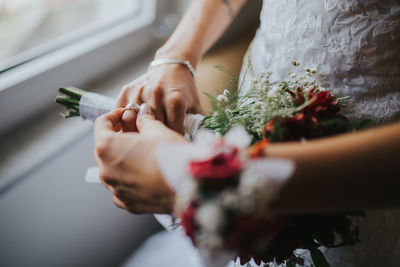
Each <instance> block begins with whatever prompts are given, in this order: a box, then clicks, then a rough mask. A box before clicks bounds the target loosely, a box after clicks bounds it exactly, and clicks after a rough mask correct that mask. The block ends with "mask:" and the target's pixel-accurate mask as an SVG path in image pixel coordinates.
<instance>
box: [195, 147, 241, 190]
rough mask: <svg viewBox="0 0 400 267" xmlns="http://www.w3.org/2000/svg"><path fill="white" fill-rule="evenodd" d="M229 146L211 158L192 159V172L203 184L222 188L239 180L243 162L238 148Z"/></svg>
mask: <svg viewBox="0 0 400 267" xmlns="http://www.w3.org/2000/svg"><path fill="white" fill-rule="evenodd" d="M223 148H227V149H225V150H226V151H221V152H219V153H218V154H216V155H215V156H213V157H212V158H210V159H206V160H199V161H192V162H190V164H189V168H190V173H191V174H192V175H193V176H194V177H195V179H196V180H197V181H198V182H200V183H201V184H202V185H205V186H206V187H207V188H209V189H220V188H222V187H224V186H225V185H227V184H230V183H232V182H237V179H238V174H239V172H240V170H241V169H242V166H243V163H242V161H241V160H240V158H239V151H238V149H237V148H231V147H223Z"/></svg>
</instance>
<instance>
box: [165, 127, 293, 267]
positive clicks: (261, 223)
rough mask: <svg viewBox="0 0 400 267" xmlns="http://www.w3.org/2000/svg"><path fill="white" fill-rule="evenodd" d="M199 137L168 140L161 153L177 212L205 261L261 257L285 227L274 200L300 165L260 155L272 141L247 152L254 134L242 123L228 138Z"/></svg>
mask: <svg viewBox="0 0 400 267" xmlns="http://www.w3.org/2000/svg"><path fill="white" fill-rule="evenodd" d="M197 138H198V140H197V142H196V144H195V145H194V146H193V145H186V146H187V147H186V149H185V148H184V145H168V146H167V147H163V148H161V149H160V150H159V153H158V155H159V161H158V162H159V165H160V169H161V171H162V173H163V174H164V176H165V177H166V179H167V180H168V182H169V184H170V185H171V187H172V188H173V189H174V190H175V191H176V193H177V201H176V207H175V216H176V217H178V218H180V223H181V225H182V227H183V230H184V232H185V233H186V235H187V236H189V237H190V239H191V240H192V242H193V244H194V245H195V246H196V247H198V248H199V249H200V251H201V253H202V254H203V255H204V256H205V257H204V258H205V260H210V261H212V262H214V263H215V262H220V261H224V260H226V261H227V260H228V259H231V258H232V257H234V256H235V255H239V256H240V257H241V258H242V259H248V258H261V256H262V255H263V252H264V251H266V250H267V248H268V246H269V245H270V242H269V241H268V240H272V239H273V238H274V236H275V235H276V233H278V232H279V230H280V229H281V227H282V224H281V223H280V222H279V223H277V221H276V220H275V219H274V217H275V216H274V215H273V214H272V213H271V212H268V209H269V204H270V202H271V200H273V199H274V198H275V197H276V195H277V194H278V193H279V192H280V189H281V187H282V186H283V185H284V184H285V182H286V181H287V180H288V178H289V177H290V176H291V174H292V172H293V170H294V164H293V163H292V162H291V161H289V160H284V159H269V158H261V157H257V156H256V155H260V154H261V153H260V151H261V149H262V147H265V145H266V144H267V143H266V142H263V143H259V144H258V145H257V146H254V150H253V151H251V153H250V155H252V157H249V156H247V154H246V153H244V152H243V151H244V150H242V148H245V147H247V146H248V145H249V142H250V140H251V139H250V137H248V136H247V134H246V132H245V130H244V129H242V128H234V129H232V130H231V131H230V132H228V133H227V135H225V137H224V138H221V137H217V136H215V135H211V134H209V133H207V132H204V133H200V134H199V135H198V137H197ZM199 139H200V140H199ZM189 146H190V147H189ZM171 154H173V155H174V157H173V159H175V160H173V159H172V157H171ZM172 161H175V162H174V163H172ZM179 167H180V168H181V171H182V173H181V174H179V173H177V172H179ZM182 167H183V168H182ZM178 177H180V178H178Z"/></svg>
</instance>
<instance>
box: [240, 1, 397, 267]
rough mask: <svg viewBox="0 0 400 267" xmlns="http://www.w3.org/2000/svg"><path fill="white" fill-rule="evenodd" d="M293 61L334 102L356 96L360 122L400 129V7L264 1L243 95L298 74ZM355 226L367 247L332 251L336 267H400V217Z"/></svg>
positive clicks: (378, 216) (370, 215)
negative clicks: (396, 124) (256, 84)
mask: <svg viewBox="0 0 400 267" xmlns="http://www.w3.org/2000/svg"><path fill="white" fill-rule="evenodd" d="M248 59H249V60H248ZM292 61H298V62H300V67H298V68H301V67H303V69H304V68H310V69H314V70H316V71H317V76H316V79H317V80H318V81H319V83H320V84H321V86H322V87H324V88H325V89H327V90H330V91H331V92H332V93H333V94H334V95H336V96H338V97H342V96H350V103H349V104H350V105H349V108H350V109H351V110H352V111H354V114H353V116H355V117H363V118H370V119H372V121H373V122H374V123H375V124H380V123H386V122H390V121H396V120H397V121H398V120H399V119H400V1H399V0H279V1H276V0H264V4H263V9H262V12H261V25H260V28H259V30H258V31H257V34H256V37H255V39H254V40H253V43H252V45H251V47H250V48H249V50H248V53H247V55H246V58H245V60H244V66H243V69H242V73H241V79H244V83H243V84H244V86H243V87H242V88H241V89H242V90H243V91H245V90H246V88H248V85H249V84H250V83H249V81H251V79H252V78H254V77H256V76H257V74H259V73H261V72H263V71H265V70H269V71H271V72H272V76H271V79H272V80H279V79H281V78H282V77H283V76H285V75H287V74H288V72H293V71H296V69H294V67H293V66H292V65H291V62H292ZM249 62H250V63H251V64H249ZM244 73H246V75H244ZM246 84H247V86H246ZM350 117H351V116H350ZM382 175H384V174H382ZM354 222H355V223H356V224H357V225H359V226H360V239H361V240H362V243H361V244H358V245H357V246H356V247H344V248H337V249H326V250H324V254H325V256H326V257H327V259H328V261H329V262H330V263H331V265H332V266H333V267H334V266H346V267H347V266H354V267H358V266H367V267H368V266H374V267H375V266H385V267H387V266H399V264H400V211H399V210H394V211H393V210H392V211H382V210H376V211H369V212H367V217H366V218H356V219H355V220H354ZM303 252H304V251H303ZM303 252H302V251H299V253H303Z"/></svg>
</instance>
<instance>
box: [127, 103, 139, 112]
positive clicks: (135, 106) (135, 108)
mask: <svg viewBox="0 0 400 267" xmlns="http://www.w3.org/2000/svg"><path fill="white" fill-rule="evenodd" d="M128 109H129V110H133V111H135V112H136V113H137V112H139V105H138V104H136V103H129V104H128V105H126V107H125V108H124V111H125V110H128Z"/></svg>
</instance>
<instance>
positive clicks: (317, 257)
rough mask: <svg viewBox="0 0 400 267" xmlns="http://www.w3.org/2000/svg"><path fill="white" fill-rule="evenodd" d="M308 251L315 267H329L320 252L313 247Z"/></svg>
mask: <svg viewBox="0 0 400 267" xmlns="http://www.w3.org/2000/svg"><path fill="white" fill-rule="evenodd" d="M308 250H309V251H310V254H311V258H312V260H313V262H314V264H315V266H316V267H331V265H330V264H329V263H328V261H327V260H326V258H325V256H324V254H322V252H321V250H319V249H318V248H316V247H314V246H312V247H309V248H308Z"/></svg>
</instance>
